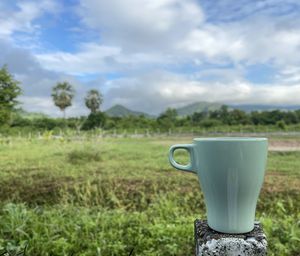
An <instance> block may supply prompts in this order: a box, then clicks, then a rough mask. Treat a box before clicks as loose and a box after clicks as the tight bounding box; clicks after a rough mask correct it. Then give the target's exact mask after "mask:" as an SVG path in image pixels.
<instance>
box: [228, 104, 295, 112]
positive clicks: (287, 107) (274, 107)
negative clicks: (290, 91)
mask: <svg viewBox="0 0 300 256" xmlns="http://www.w3.org/2000/svg"><path fill="white" fill-rule="evenodd" d="M229 107H230V108H233V109H240V110H243V111H245V112H251V111H272V110H281V111H292V110H297V109H300V106H299V105H281V106H280V105H251V104H248V105H230V106H229Z"/></svg>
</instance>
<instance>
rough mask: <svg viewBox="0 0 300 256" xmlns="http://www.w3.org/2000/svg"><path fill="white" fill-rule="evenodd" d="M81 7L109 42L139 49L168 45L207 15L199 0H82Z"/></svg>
mask: <svg viewBox="0 0 300 256" xmlns="http://www.w3.org/2000/svg"><path fill="white" fill-rule="evenodd" d="M79 10H80V11H79V12H80V14H81V16H82V20H83V23H84V24H86V25H88V26H90V27H92V28H95V29H98V30H99V32H101V35H103V41H104V42H105V43H106V44H112V45H115V44H118V46H121V47H122V48H123V49H124V50H125V51H127V50H129V51H135V52H138V51H144V50H145V49H148V50H150V51H152V49H155V48H157V47H159V48H164V49H168V48H169V47H170V43H171V44H172V42H174V41H177V40H180V39H181V38H182V37H184V36H185V35H186V34H187V33H188V32H189V31H190V30H191V29H193V28H195V27H196V26H198V25H199V24H201V23H202V22H203V18H204V15H203V13H202V10H201V7H200V6H199V5H198V4H197V2H196V1H195V0H185V1H180V0H127V1H123V0H111V1H105V0H100V1H99V0H81V1H80V8H79Z"/></svg>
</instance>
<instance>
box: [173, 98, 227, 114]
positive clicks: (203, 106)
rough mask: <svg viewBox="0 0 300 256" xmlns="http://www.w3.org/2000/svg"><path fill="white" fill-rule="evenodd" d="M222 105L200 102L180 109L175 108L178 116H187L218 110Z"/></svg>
mask: <svg viewBox="0 0 300 256" xmlns="http://www.w3.org/2000/svg"><path fill="white" fill-rule="evenodd" d="M222 105H224V104H221V103H213V102H206V101H200V102H195V103H192V104H189V105H186V106H183V107H181V108H177V109H176V110H177V113H178V115H179V116H187V115H192V114H193V113H195V112H204V111H214V110H218V109H220V108H221V106H222Z"/></svg>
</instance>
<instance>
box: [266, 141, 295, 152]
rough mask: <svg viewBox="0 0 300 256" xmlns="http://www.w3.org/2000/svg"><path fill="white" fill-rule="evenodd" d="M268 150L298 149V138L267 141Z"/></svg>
mask: <svg viewBox="0 0 300 256" xmlns="http://www.w3.org/2000/svg"><path fill="white" fill-rule="evenodd" d="M269 150H270V151H299V150H300V140H280V141H269Z"/></svg>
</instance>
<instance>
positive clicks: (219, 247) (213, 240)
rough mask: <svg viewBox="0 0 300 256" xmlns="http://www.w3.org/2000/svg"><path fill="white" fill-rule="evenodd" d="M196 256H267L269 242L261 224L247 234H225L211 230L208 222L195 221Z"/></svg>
mask: <svg viewBox="0 0 300 256" xmlns="http://www.w3.org/2000/svg"><path fill="white" fill-rule="evenodd" d="M194 235H195V255H196V256H208V255H215V256H224V255H232V256H238V255H239V256H265V255H267V240H266V236H265V234H264V232H263V229H262V226H261V224H260V223H259V222H255V224H254V229H253V230H252V231H250V232H248V233H245V234H225V233H219V232H217V231H215V230H213V229H211V228H210V227H209V226H208V225H207V221H204V220H195V223H194Z"/></svg>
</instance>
